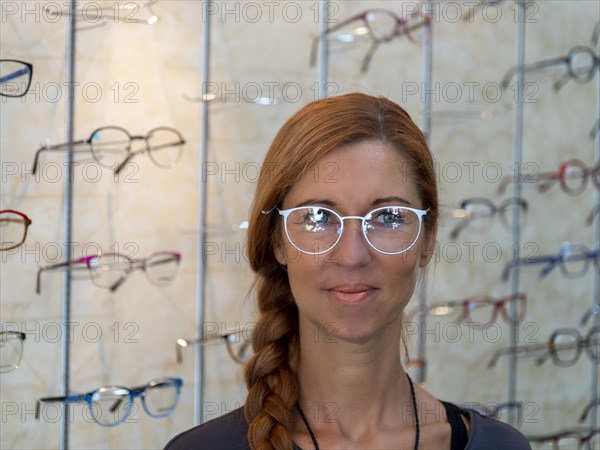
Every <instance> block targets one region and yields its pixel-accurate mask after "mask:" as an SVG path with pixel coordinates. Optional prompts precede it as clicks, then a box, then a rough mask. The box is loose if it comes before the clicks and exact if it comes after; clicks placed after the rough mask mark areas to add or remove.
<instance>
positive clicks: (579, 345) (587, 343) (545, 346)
mask: <svg viewBox="0 0 600 450" xmlns="http://www.w3.org/2000/svg"><path fill="white" fill-rule="evenodd" d="M594 333H600V326H596V327H592V328H591V329H590V331H589V332H588V333H587V335H586V337H583V336H582V335H581V333H580V332H579V331H578V330H577V329H575V328H559V329H557V330H554V332H553V333H552V334H551V335H550V339H549V340H548V342H542V343H539V344H526V345H518V346H516V347H506V348H502V349H499V350H496V351H495V352H494V354H493V355H492V358H491V359H490V360H489V362H488V364H487V367H488V368H489V369H491V368H494V367H495V366H496V364H497V363H498V360H499V359H500V357H501V356H502V355H509V354H513V353H514V354H516V355H524V357H536V355H535V354H534V353H535V352H541V351H543V352H544V353H543V354H542V355H541V356H537V359H536V362H535V364H536V365H538V366H539V365H541V364H543V363H545V362H546V361H547V360H548V359H552V362H553V363H554V364H555V365H557V366H559V367H571V366H573V365H574V364H575V363H576V362H577V361H578V360H579V358H580V357H581V353H583V349H584V348H585V349H586V350H587V353H588V356H589V358H590V360H592V361H593V362H595V363H596V364H598V363H600V355H596V356H594V355H593V353H592V345H591V344H592V342H591V339H592V335H593V334H594ZM565 334H566V335H571V336H575V338H576V339H577V342H575V343H569V344H562V345H560V344H556V343H555V342H554V341H555V340H556V339H557V338H558V337H560V336H561V335H565ZM561 350H576V351H577V356H576V357H575V358H573V359H572V360H568V361H564V360H561V359H560V358H559V357H558V352H559V351H561Z"/></svg>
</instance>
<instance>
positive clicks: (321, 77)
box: [317, 0, 329, 99]
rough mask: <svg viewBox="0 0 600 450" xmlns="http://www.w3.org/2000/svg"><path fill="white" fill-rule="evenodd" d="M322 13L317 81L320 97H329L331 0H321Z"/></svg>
mask: <svg viewBox="0 0 600 450" xmlns="http://www.w3.org/2000/svg"><path fill="white" fill-rule="evenodd" d="M320 7H321V14H320V20H319V24H320V27H319V57H318V60H317V82H318V86H317V89H318V92H319V93H318V96H319V99H321V98H325V97H327V76H328V73H327V72H328V68H329V41H328V36H327V34H326V33H327V30H328V28H329V25H328V23H327V12H328V11H329V0H321V2H320Z"/></svg>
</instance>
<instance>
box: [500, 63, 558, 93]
mask: <svg viewBox="0 0 600 450" xmlns="http://www.w3.org/2000/svg"><path fill="white" fill-rule="evenodd" d="M568 63H569V57H568V56H561V57H558V58H552V59H547V60H545V61H539V62H537V63H532V64H525V65H524V66H523V68H522V70H523V73H526V72H533V71H536V70H540V69H545V68H546V67H552V66H557V65H559V64H568ZM518 70H519V67H518V66H514V67H511V68H510V69H509V70H508V72H506V75H504V78H503V79H502V82H501V83H500V85H501V86H502V88H504V89H506V88H507V87H508V85H509V83H510V80H512V79H513V77H514V76H515V74H516V73H517V72H518Z"/></svg>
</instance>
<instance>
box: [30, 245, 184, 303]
mask: <svg viewBox="0 0 600 450" xmlns="http://www.w3.org/2000/svg"><path fill="white" fill-rule="evenodd" d="M180 261H181V254H180V253H177V252H167V251H165V252H156V253H153V254H152V255H150V256H148V257H146V258H142V259H132V258H130V257H128V256H126V255H121V254H119V253H102V254H98V255H89V256H84V257H83V258H79V259H75V260H72V261H69V262H63V263H57V264H52V265H50V266H47V267H40V268H39V269H38V272H37V282H36V292H37V293H38V294H39V293H40V288H41V275H42V272H44V271H49V270H57V269H64V268H65V267H67V266H71V270H75V271H77V270H83V271H86V272H88V273H89V276H90V278H91V280H92V282H93V283H94V284H95V285H96V286H98V287H101V288H108V289H110V291H111V292H114V291H115V290H116V289H117V288H118V287H119V286H121V284H123V283H124V282H125V280H126V279H127V277H128V276H129V274H130V273H131V272H132V271H133V270H134V269H141V270H143V271H144V273H145V274H146V278H147V279H148V281H149V282H150V283H151V284H153V285H155V286H164V285H166V284H169V283H170V282H171V281H172V280H173V278H175V273H176V272H177V267H178V265H179V262H180Z"/></svg>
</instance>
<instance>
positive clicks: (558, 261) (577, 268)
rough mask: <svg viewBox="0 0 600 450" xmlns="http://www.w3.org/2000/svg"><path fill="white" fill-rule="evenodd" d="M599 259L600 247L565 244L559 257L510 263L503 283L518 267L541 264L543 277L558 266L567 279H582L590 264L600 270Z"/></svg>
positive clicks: (543, 257)
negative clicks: (591, 247) (592, 247)
mask: <svg viewBox="0 0 600 450" xmlns="http://www.w3.org/2000/svg"><path fill="white" fill-rule="evenodd" d="M599 259H600V247H599V248H596V249H594V250H591V249H590V248H589V247H587V246H586V245H584V244H577V243H570V242H565V243H564V244H563V246H562V248H561V250H560V253H558V254H557V255H540V256H529V257H526V258H520V259H518V260H516V261H509V262H508V263H507V264H506V266H505V267H504V271H503V273H502V281H507V280H508V277H509V274H510V271H511V270H512V269H514V268H516V267H519V266H531V265H539V264H543V265H544V267H542V270H541V272H540V275H541V276H542V277H545V276H547V275H548V274H549V273H550V272H551V271H552V270H553V269H554V268H555V267H557V266H558V267H560V271H561V273H562V275H563V276H564V277H565V278H569V279H575V278H580V277H582V276H584V275H585V273H586V272H587V270H588V268H589V266H590V264H596V268H600V264H599V262H598V261H599Z"/></svg>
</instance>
